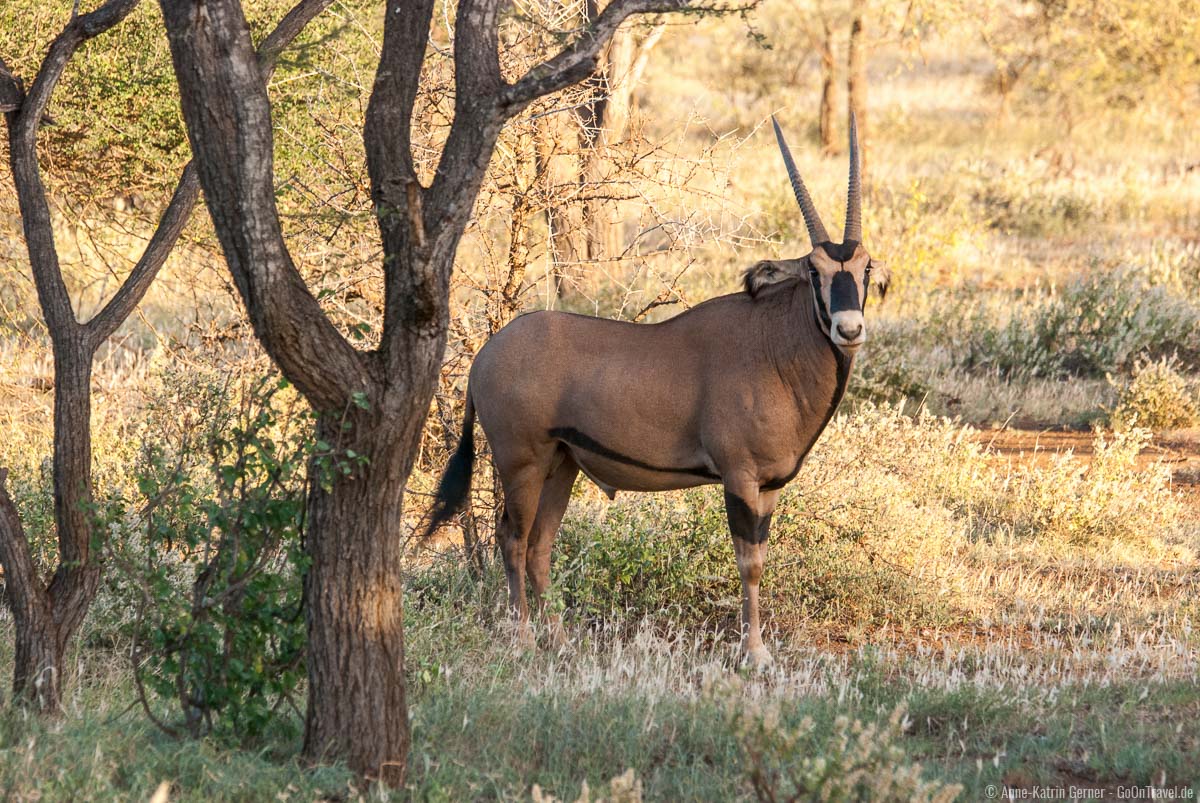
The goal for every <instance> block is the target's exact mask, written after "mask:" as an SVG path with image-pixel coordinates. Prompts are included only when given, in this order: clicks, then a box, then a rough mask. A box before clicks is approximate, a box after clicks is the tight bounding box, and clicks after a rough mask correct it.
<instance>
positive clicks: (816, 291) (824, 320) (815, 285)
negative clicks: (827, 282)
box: [809, 270, 833, 334]
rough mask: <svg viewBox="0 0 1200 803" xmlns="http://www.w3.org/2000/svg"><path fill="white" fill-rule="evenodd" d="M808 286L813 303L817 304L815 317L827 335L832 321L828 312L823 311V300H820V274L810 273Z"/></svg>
mask: <svg viewBox="0 0 1200 803" xmlns="http://www.w3.org/2000/svg"><path fill="white" fill-rule="evenodd" d="M809 286H810V287H812V293H813V301H815V302H816V304H817V317H818V318H820V319H821V326H822V328H824V330H825V334H829V331H830V327H831V326H833V321H832V320H831V319H830V317H829V310H827V309H825V299H823V298H821V274H819V273H817V272H816V271H815V270H814V271H813V272H812V275H811V281H809Z"/></svg>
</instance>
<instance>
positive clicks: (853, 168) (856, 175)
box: [842, 111, 862, 243]
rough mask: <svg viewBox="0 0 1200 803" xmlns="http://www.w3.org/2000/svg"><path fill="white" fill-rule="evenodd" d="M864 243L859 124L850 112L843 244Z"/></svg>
mask: <svg viewBox="0 0 1200 803" xmlns="http://www.w3.org/2000/svg"><path fill="white" fill-rule="evenodd" d="M851 240H853V241H854V242H856V243H861V242H862V174H861V173H860V172H859V165H858V124H857V123H856V122H855V120H854V112H853V111H851V112H850V189H849V190H848V191H847V192H846V234H845V235H844V236H843V237H842V242H849V241H851Z"/></svg>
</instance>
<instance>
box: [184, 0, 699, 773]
mask: <svg viewBox="0 0 1200 803" xmlns="http://www.w3.org/2000/svg"><path fill="white" fill-rule="evenodd" d="M160 3H161V5H162V9H163V16H164V20H165V23H166V27H167V33H168V37H169V39H170V42H171V53H172V58H173V60H174V64H175V73H176V76H177V78H178V81H179V86H180V95H181V98H182V104H183V116H184V120H185V122H186V123H187V128H188V134H189V137H190V139H191V143H192V149H193V152H194V154H195V158H196V162H197V164H198V167H199V177H200V183H201V185H202V186H203V188H204V196H205V202H206V203H207V205H208V208H209V212H210V214H211V216H212V219H213V224H214V226H215V228H216V232H217V236H218V238H219V239H220V241H221V246H222V249H223V251H224V253H225V258H226V262H227V264H228V265H229V270H230V272H231V273H232V275H233V279H234V284H235V285H236V286H237V289H238V291H239V294H240V295H241V297H242V300H243V303H244V304H245V306H246V309H247V312H248V314H249V318H250V321H251V324H252V326H253V327H254V331H255V334H256V335H257V337H258V338H259V340H260V341H261V342H262V344H263V346H264V348H265V349H266V351H267V352H268V354H270V356H271V357H272V359H273V360H274V361H275V362H276V364H277V365H278V366H279V368H280V370H281V371H282V372H283V374H284V375H285V376H286V377H287V378H288V379H289V380H290V381H291V382H292V383H293V384H294V385H295V386H296V388H297V389H298V390H300V392H301V393H303V394H304V396H305V397H306V398H307V399H308V401H309V402H310V404H311V405H312V407H313V409H314V410H315V411H316V412H317V414H318V416H319V419H320V422H321V423H320V424H319V431H320V435H321V436H322V437H323V439H324V440H326V441H327V442H328V443H329V444H330V445H331V447H332V451H333V454H332V455H330V456H326V457H324V458H322V461H321V462H314V464H313V466H312V470H313V472H314V473H315V476H316V478H317V480H318V481H317V482H314V483H313V490H312V491H311V492H310V495H309V498H308V533H307V542H308V545H309V546H308V548H309V552H310V555H311V559H312V562H311V567H310V569H309V572H308V576H307V579H306V583H307V592H308V600H309V605H308V612H307V616H308V629H309V659H308V674H309V704H308V715H307V719H306V728H305V742H304V749H305V753H306V754H307V755H308V756H309V757H310V758H312V759H326V758H329V759H334V758H336V759H342V760H345V761H346V762H347V763H348V764H349V766H350V767H351V768H352V769H354V770H355V771H357V772H358V773H360V774H362V775H364V776H367V777H370V778H376V779H379V780H381V781H383V782H385V783H388V784H391V785H400V784H402V783H403V780H404V771H405V760H406V757H407V753H408V746H409V733H408V721H407V708H406V705H405V696H404V692H405V689H404V631H403V626H402V624H403V623H402V613H403V606H402V599H401V575H400V570H401V565H400V564H401V552H402V539H401V533H399V532H398V531H397V523H398V522H399V521H401V513H402V508H403V502H404V488H405V483H406V482H407V479H408V476H409V472H410V471H411V469H412V466H413V462H414V460H415V458H416V454H417V448H418V444H419V440H420V437H421V430H422V425H423V423H424V420H425V417H426V414H427V413H428V410H429V403H430V400H431V399H432V396H433V393H434V390H435V387H436V384H437V378H438V372H439V368H440V365H441V361H442V355H443V351H444V349H445V340H446V332H447V328H448V325H449V318H450V313H449V287H450V274H451V271H452V269H453V264H454V255H455V251H456V250H457V247H458V243H459V240H460V238H461V237H462V233H463V231H464V229H465V228H466V225H467V223H468V221H469V218H470V215H471V211H472V207H473V204H474V201H475V197H476V195H477V194H478V192H479V188H480V185H481V183H482V181H483V177H484V172H485V170H486V169H487V165H488V162H489V160H490V158H491V155H492V150H493V148H494V147H495V144H496V139H497V137H498V135H499V133H500V129H501V127H502V126H503V124H504V122H505V121H506V120H508V119H509V118H511V117H512V116H514V115H516V114H518V113H519V112H520V111H521V110H522V109H524V108H525V107H526V106H527V105H528V104H529V103H531V102H532V101H533V100H534V99H536V98H537V97H540V96H542V95H546V94H549V93H552V92H556V91H558V90H561V89H563V88H565V87H567V86H570V85H571V84H575V83H578V82H579V81H581V80H583V79H584V78H586V77H588V76H589V75H590V74H592V72H593V71H594V70H595V66H596V60H597V57H598V56H599V54H600V51H601V50H602V49H603V47H604V45H605V44H606V43H607V42H608V40H609V39H611V38H612V36H613V34H614V32H615V31H616V29H617V27H618V26H619V25H620V24H621V22H622V21H623V20H625V19H626V18H627V17H628V16H629V15H630V14H634V13H643V12H665V11H672V10H677V9H679V8H683V7H685V6H686V5H687V0H615V2H613V3H611V4H610V5H609V6H608V7H607V8H606V9H605V10H604V11H603V12H602V13H601V14H600V15H599V16H598V17H596V19H595V21H594V22H593V23H592V24H591V25H590V26H588V27H587V28H586V29H584V30H582V31H581V32H580V33H579V34H578V35H577V36H576V38H575V39H574V40H573V41H571V42H570V43H569V44H567V45H566V46H565V47H564V48H563V50H561V51H560V52H559V53H557V54H556V55H554V56H553V57H551V58H549V59H548V60H546V61H545V62H543V63H542V64H540V65H538V66H536V67H535V68H533V69H532V70H531V71H530V72H529V73H527V74H526V75H525V76H524V77H522V78H521V79H519V80H518V81H517V82H515V83H512V84H509V83H507V82H506V81H505V79H504V78H503V76H502V74H501V71H500V61H499V51H498V42H497V24H498V14H499V12H500V10H501V8H502V3H501V0H460V2H459V3H458V10H457V14H456V17H455V18H456V22H457V25H456V32H455V42H454V60H455V112H454V122H453V125H452V126H451V129H450V133H449V136H448V138H447V140H446V144H445V146H444V148H443V151H442V154H441V159H440V162H439V164H438V169H437V172H436V175H435V176H434V178H433V180H432V183H430V184H429V185H428V186H426V185H424V184H422V183H421V182H420V181H419V180H418V177H417V174H416V170H415V167H414V162H413V155H412V149H411V131H410V126H411V124H412V112H413V106H414V102H415V100H416V96H417V89H418V86H419V80H420V71H421V65H422V62H423V61H424V58H425V52H426V47H427V42H428V38H429V25H430V20H431V16H432V13H433V7H434V0H390V2H389V3H388V4H387V8H386V17H385V23H384V37H383V47H382V52H381V55H380V62H379V68H378V71H377V72H376V77H375V84H374V87H373V89H372V93H371V99H370V102H369V104H368V107H367V115H366V122H365V127H364V134H363V137H364V142H365V145H366V153H367V168H368V172H369V174H370V180H371V193H372V199H373V200H374V203H375V207H376V214H377V219H378V224H379V232H380V239H381V241H382V244H383V254H384V256H383V265H382V270H383V276H384V285H385V287H384V311H383V312H384V314H383V331H382V335H381V341H380V345H379V347H378V349H376V350H374V351H370V352H364V351H358V350H356V349H355V348H354V347H353V346H351V345H350V343H349V342H348V341H347V340H346V339H345V338H343V337H342V335H341V334H340V333H339V332H338V330H337V329H336V328H335V327H334V325H333V324H332V323H331V322H330V320H329V319H328V318H327V317H326V316H325V315H324V314H323V312H322V311H321V308H320V305H319V304H318V303H317V300H316V299H315V298H314V297H313V295H312V294H311V293H310V292H309V290H308V288H307V287H306V286H305V285H304V282H303V280H302V279H301V277H300V274H299V272H298V271H297V270H296V267H295V265H294V264H293V262H292V258H291V255H290V253H289V252H288V249H287V246H286V244H285V242H284V240H283V235H282V231H281V228H280V223H279V217H278V213H277V211H276V208H275V198H274V183H273V177H272V158H273V143H272V133H271V118H270V107H269V104H268V101H267V94H266V88H265V83H264V82H263V80H262V77H261V75H259V73H258V71H257V70H255V69H254V68H253V53H252V51H251V49H250V38H249V32H248V30H247V27H246V21H245V17H244V15H243V13H242V9H241V6H240V3H239V2H238V0H160ZM351 452H353V453H354V454H355V455H362V456H364V457H365V458H366V462H365V463H363V462H361V461H358V459H357V458H354V457H353V456H352V455H351V454H350V453H351ZM340 459H346V460H350V459H354V460H355V462H354V465H355V466H356V469H355V470H354V471H351V472H350V474H349V475H343V474H341V473H338V472H334V473H332V474H329V475H323V468H322V466H323V464H324V463H327V462H328V461H330V460H334V461H336V460H340Z"/></svg>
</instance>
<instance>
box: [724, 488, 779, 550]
mask: <svg viewBox="0 0 1200 803" xmlns="http://www.w3.org/2000/svg"><path fill="white" fill-rule="evenodd" d="M725 513H726V514H727V515H728V516H729V531H730V532H731V533H733V537H734V538H740V539H742V540H743V541H745V542H746V543H749V544H761V543H764V542H765V541H766V540H767V536H768V535H769V534H770V531H771V514H770V513H768V514H767V515H765V516H759V515H758V514H757V513H755V512H754V511H753V510H751V509H750V506H749V505H748V504H746V500H745V499H742V497H740V496H738V495H737V494H733V493H730V492H729V491H726V492H725Z"/></svg>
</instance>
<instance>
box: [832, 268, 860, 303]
mask: <svg viewBox="0 0 1200 803" xmlns="http://www.w3.org/2000/svg"><path fill="white" fill-rule="evenodd" d="M829 309H830V311H832V312H842V311H844V310H855V311H858V310H861V309H862V305H861V304H859V303H858V282H856V281H854V274H853V273H851V272H850V271H848V270H840V271H838V272H837V273H835V274H833V281H832V282H830V284H829Z"/></svg>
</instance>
